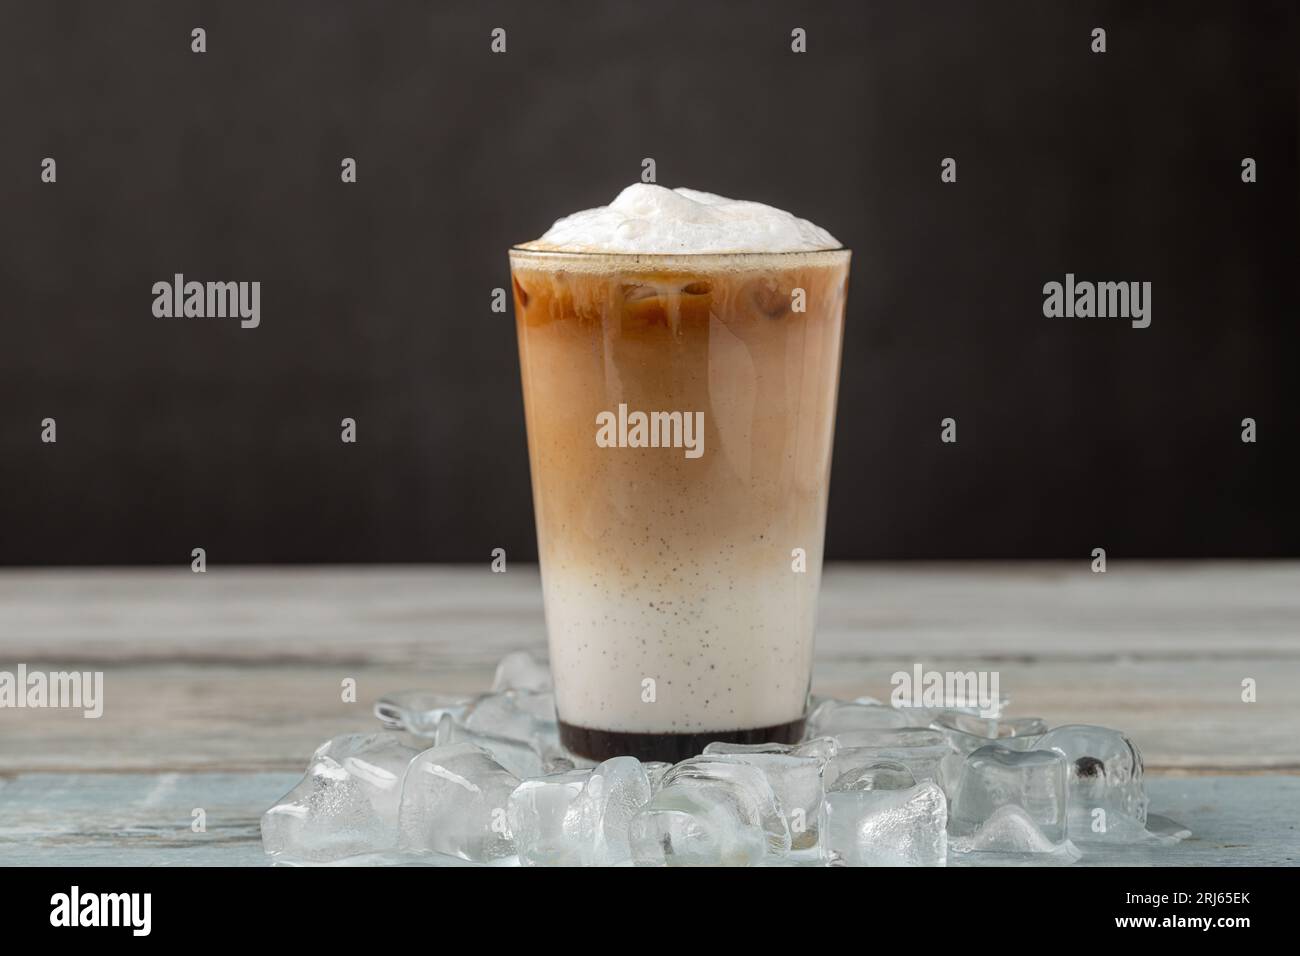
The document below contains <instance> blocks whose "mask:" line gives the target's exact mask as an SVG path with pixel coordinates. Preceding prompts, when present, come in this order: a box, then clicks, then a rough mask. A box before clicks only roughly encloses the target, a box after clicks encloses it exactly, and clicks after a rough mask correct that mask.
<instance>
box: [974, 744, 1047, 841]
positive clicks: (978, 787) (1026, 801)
mask: <svg viewBox="0 0 1300 956" xmlns="http://www.w3.org/2000/svg"><path fill="white" fill-rule="evenodd" d="M1008 804H1014V805H1015V806H1018V807H1020V808H1021V809H1023V810H1025V811H1026V812H1027V813H1028V814H1029V817H1030V818H1031V819H1032V820H1033V821H1034V823H1036V824H1037V825H1038V828H1039V829H1040V830H1042V831H1043V833H1044V834H1046V835H1047V838H1048V839H1049V840H1051V841H1052V842H1054V843H1059V842H1061V841H1062V840H1064V839H1065V837H1066V835H1067V834H1066V790H1065V758H1064V757H1062V756H1061V755H1060V754H1059V753H1055V752H1054V751H1050V750H1023V751H1018V750H1009V749H1007V748H1005V747H1001V746H998V745H991V746H988V747H981V748H980V749H978V750H976V751H975V752H974V753H972V754H970V755H969V756H968V757H967V758H966V761H965V764H964V765H963V767H962V773H961V782H960V784H959V785H958V787H957V794H956V797H955V798H954V800H953V814H952V816H953V822H954V825H955V826H954V829H955V830H956V831H957V832H959V833H960V834H963V835H964V834H968V833H971V832H973V831H974V830H975V829H976V828H978V827H979V826H980V825H981V824H983V823H984V822H985V821H986V820H988V819H989V818H990V817H991V816H993V814H994V813H995V812H996V811H997V810H998V809H999V808H1001V807H1004V806H1007V805H1008Z"/></svg>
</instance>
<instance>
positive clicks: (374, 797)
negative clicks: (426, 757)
mask: <svg viewBox="0 0 1300 956" xmlns="http://www.w3.org/2000/svg"><path fill="white" fill-rule="evenodd" d="M417 753H418V751H417V750H416V749H415V748H414V747H411V746H408V745H407V744H406V743H405V742H404V740H403V739H402V735H401V734H397V733H394V732H391V731H381V732H380V733H375V734H345V735H343V736H341V737H335V738H333V739H332V740H328V741H326V742H325V743H324V744H322V745H321V746H320V747H318V748H317V749H316V752H315V753H314V754H313V755H312V759H311V763H310V764H309V766H308V768H307V774H306V776H304V777H303V779H302V781H301V782H300V783H299V784H298V785H297V786H296V787H294V788H293V790H291V791H289V793H288V794H286V795H285V796H284V797H282V798H281V799H280V800H279V801H278V802H277V803H276V805H275V806H273V807H272V808H271V809H270V810H267V811H266V813H265V814H263V815H262V845H263V847H264V848H265V850H266V852H267V853H268V854H270V855H271V856H286V857H293V858H295V859H299V860H304V861H317V862H323V861H328V860H335V859H339V858H342V857H346V856H352V855H354V854H357V853H368V852H372V851H379V850H385V849H388V848H390V847H392V846H393V845H394V843H395V842H396V824H397V807H398V802H399V800H400V797H401V783H402V775H403V774H404V773H405V771H406V767H407V764H409V763H410V762H411V758H413V757H414V756H415V755H416V754H417Z"/></svg>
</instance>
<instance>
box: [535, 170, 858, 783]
mask: <svg viewBox="0 0 1300 956" xmlns="http://www.w3.org/2000/svg"><path fill="white" fill-rule="evenodd" d="M510 262H511V271H512V274H513V284H514V299H515V313H516V322H517V328H518V337H519V356H520V365H521V369H522V376H523V392H524V405H525V412H526V416H527V424H528V449H529V457H530V463H531V469H532V486H533V501H534V506H535V511H536V516H537V537H538V551H539V556H540V561H541V573H542V585H543V590H544V598H545V607H546V624H547V632H548V638H549V645H550V657H551V667H552V671H553V673H554V679H555V695H556V710H557V716H558V719H559V722H560V729H561V736H562V741H563V743H564V744H565V746H567V747H568V748H569V749H570V750H572V751H574V752H576V753H578V754H581V755H583V756H586V757H590V758H592V759H603V758H606V757H609V756H614V755H617V754H632V755H634V756H638V757H641V758H642V759H646V760H679V759H682V758H684V757H686V756H690V755H692V754H696V753H699V752H700V750H701V749H702V748H703V747H704V746H705V745H706V744H708V743H709V742H711V741H714V740H726V741H733V742H749V743H760V742H767V741H778V742H791V741H794V740H797V739H799V738H800V736H801V735H802V732H803V717H804V711H805V708H806V705H807V698H808V689H809V682H810V679H811V669H812V654H813V634H814V630H815V623H816V613H817V592H818V587H819V582H820V577H821V563H822V541H823V535H824V530H825V519H826V499H827V488H828V482H829V476H830V464H831V443H832V434H833V431H834V423H835V397H836V385H837V381H838V377H839V362H840V341H841V336H842V332H843V319H844V304H845V295H846V292H847V283H848V270H849V253H848V252H847V251H846V250H843V249H840V248H839V243H838V242H836V241H835V239H834V238H833V237H832V236H831V235H830V234H829V233H827V232H825V231H824V230H822V229H819V228H818V227H816V226H814V225H812V224H811V223H808V222H806V221H804V220H801V219H797V218H796V217H794V216H792V215H790V214H789V213H786V212H783V211H781V210H778V209H774V208H771V207H768V206H763V205H760V204H757V203H745V202H734V201H731V200H726V199H723V198H721V197H718V196H713V195H711V194H708V193H700V192H695V191H692V190H668V189H663V188H661V187H658V186H651V185H637V186H632V187H629V188H628V189H627V190H624V192H623V193H622V194H620V196H619V197H618V198H617V199H616V200H615V201H614V202H613V203H611V204H610V205H609V206H605V207H600V208H599V209H595V210H588V211H586V212H582V213H578V214H575V215H573V216H570V217H567V218H565V219H562V220H560V221H559V222H557V223H556V224H555V226H554V227H553V228H552V229H551V230H550V231H549V232H547V233H546V235H544V236H543V237H542V238H541V239H539V240H536V241H534V242H531V243H525V244H523V245H522V246H519V247H516V248H515V249H513V250H512V251H511V253H510Z"/></svg>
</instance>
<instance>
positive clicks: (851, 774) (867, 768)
mask: <svg viewBox="0 0 1300 956" xmlns="http://www.w3.org/2000/svg"><path fill="white" fill-rule="evenodd" d="M915 786H916V778H915V777H914V776H912V771H910V770H908V769H907V767H905V766H904V765H903V764H901V763H898V762H897V761H895V760H874V759H873V760H870V761H868V762H866V763H862V764H855V765H853V766H851V767H849V768H848V769H847V770H845V771H844V772H843V773H841V774H840V775H839V776H837V777H836V778H835V781H834V783H833V784H832V785H831V786H830V787H829V788H828V791H827V792H832V791H840V790H910V789H911V788H912V787H915Z"/></svg>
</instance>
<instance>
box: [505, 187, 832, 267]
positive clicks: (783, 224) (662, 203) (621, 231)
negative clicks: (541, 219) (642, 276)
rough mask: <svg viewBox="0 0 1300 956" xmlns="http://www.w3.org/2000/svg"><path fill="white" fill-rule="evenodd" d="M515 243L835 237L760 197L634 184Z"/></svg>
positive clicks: (612, 244)
mask: <svg viewBox="0 0 1300 956" xmlns="http://www.w3.org/2000/svg"><path fill="white" fill-rule="evenodd" d="M523 248H525V249H538V250H550V251H556V252H596V253H600V252H612V253H641V254H645V255H671V254H682V253H685V254H693V253H732V252H815V251H818V250H823V249H838V248H840V243H839V241H838V240H837V239H836V238H835V237H834V236H832V235H831V234H830V233H829V232H827V231H826V230H825V229H822V228H821V227H820V226H815V225H813V224H812V223H811V222H808V220H806V219H800V218H799V217H797V216H794V215H792V214H790V213H788V212H786V211H785V210H783V209H776V208H775V207H773V206H765V205H764V204H763V203H758V202H747V201H745V200H740V199H727V198H725V197H723V196H715V195H714V194H713V193H705V192H700V191H699V190H695V189H665V188H664V187H663V186H655V185H653V184H650V183H635V184H633V185H631V186H628V187H627V188H626V189H624V190H623V191H622V192H621V193H619V194H618V197H617V198H616V199H615V200H614V201H613V202H612V203H610V204H609V205H608V206H599V207H597V208H596V209H586V210H583V211H582V212H576V213H574V214H573V215H571V216H565V217H564V218H563V219H560V220H558V221H557V222H556V223H555V225H553V226H551V228H550V229H549V230H547V232H546V234H545V235H544V236H542V237H541V238H540V239H536V240H534V241H532V242H526V243H524V244H523Z"/></svg>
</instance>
